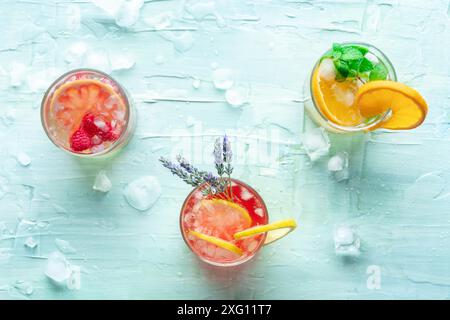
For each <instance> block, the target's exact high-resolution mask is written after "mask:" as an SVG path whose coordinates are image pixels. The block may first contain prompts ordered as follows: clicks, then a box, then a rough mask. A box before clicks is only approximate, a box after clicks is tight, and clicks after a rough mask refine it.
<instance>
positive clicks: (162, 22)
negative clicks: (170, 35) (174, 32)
mask: <svg viewBox="0 0 450 320" xmlns="http://www.w3.org/2000/svg"><path fill="white" fill-rule="evenodd" d="M173 18H174V16H173V13H172V12H170V11H169V12H162V13H160V14H157V15H153V16H149V17H146V18H145V19H144V22H145V23H146V24H148V25H149V26H151V27H153V28H155V29H156V30H163V29H167V28H169V27H170V26H171V25H172V19H173Z"/></svg>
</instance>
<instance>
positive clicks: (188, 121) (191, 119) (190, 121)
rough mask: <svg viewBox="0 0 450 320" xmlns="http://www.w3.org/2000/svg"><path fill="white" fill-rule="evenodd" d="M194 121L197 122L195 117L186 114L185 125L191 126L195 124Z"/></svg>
mask: <svg viewBox="0 0 450 320" xmlns="http://www.w3.org/2000/svg"><path fill="white" fill-rule="evenodd" d="M196 122H197V120H195V118H194V117H193V116H187V118H186V127H187V128H191V127H193V126H194V125H195V123H196Z"/></svg>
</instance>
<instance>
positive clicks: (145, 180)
mask: <svg viewBox="0 0 450 320" xmlns="http://www.w3.org/2000/svg"><path fill="white" fill-rule="evenodd" d="M123 194H124V196H125V199H126V200H127V202H128V204H129V205H130V206H132V207H133V208H135V209H137V210H140V211H146V210H148V209H150V208H151V207H152V206H153V205H154V204H155V202H156V201H157V200H158V198H159V196H160V195H161V185H160V184H159V181H158V179H157V178H155V177H153V176H144V177H142V178H139V179H136V180H134V181H132V182H130V183H129V184H128V185H127V186H126V187H125V190H124V192H123Z"/></svg>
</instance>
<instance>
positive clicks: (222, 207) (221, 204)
mask: <svg viewBox="0 0 450 320" xmlns="http://www.w3.org/2000/svg"><path fill="white" fill-rule="evenodd" d="M206 201H208V202H209V203H210V204H211V205H213V206H214V210H215V211H216V212H229V211H237V212H239V213H240V215H241V216H242V218H244V219H245V220H246V221H247V222H248V223H249V224H251V223H252V218H251V217H250V214H249V213H248V211H247V210H246V209H245V208H243V207H241V206H240V205H238V204H237V203H234V202H231V201H228V200H224V199H210V200H203V201H202V202H206Z"/></svg>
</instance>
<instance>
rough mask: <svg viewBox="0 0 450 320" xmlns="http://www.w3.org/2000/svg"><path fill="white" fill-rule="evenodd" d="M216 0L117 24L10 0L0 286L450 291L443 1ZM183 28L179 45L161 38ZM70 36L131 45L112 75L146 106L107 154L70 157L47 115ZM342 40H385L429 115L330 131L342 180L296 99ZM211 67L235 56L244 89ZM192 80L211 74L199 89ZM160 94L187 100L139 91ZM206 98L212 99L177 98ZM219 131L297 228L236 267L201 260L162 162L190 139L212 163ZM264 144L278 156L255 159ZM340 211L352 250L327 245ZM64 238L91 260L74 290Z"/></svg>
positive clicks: (106, 46)
mask: <svg viewBox="0 0 450 320" xmlns="http://www.w3.org/2000/svg"><path fill="white" fill-rule="evenodd" d="M216 3H217V6H216V11H217V13H218V15H217V18H214V17H212V16H211V15H209V16H207V17H205V18H201V17H198V20H196V19H193V17H192V16H191V14H189V12H188V11H189V10H188V8H189V7H190V5H191V4H190V2H187V3H185V2H184V1H156V0H155V1H145V4H144V6H143V7H142V9H141V11H140V19H139V20H138V22H137V23H136V24H135V25H133V26H132V27H130V28H128V29H125V28H119V27H117V25H116V24H115V23H114V20H113V19H111V18H110V17H109V16H108V14H107V13H105V11H103V10H102V9H100V8H98V7H96V6H95V5H93V4H92V3H91V2H90V1H87V0H86V1H84V0H79V1H50V0H46V1H37V0H36V1H34V0H29V1H10V0H2V1H1V3H0V16H1V17H2V19H1V21H0V23H1V30H2V32H1V35H0V104H1V109H0V118H1V121H0V139H1V143H0V153H1V154H0V190H1V192H0V298H1V299H10V298H12V299H21V298H30V299H83V298H88V299H93V298H105V299H107V298H119V299H137V298H144V299H147V298H153V299H172V298H186V299H189V298H197V299H211V298H225V299H238V298H257V299H258V298H261V299H271V298H273V299H280V298H294V299H306V298H327V299H330V298H342V299H355V298H362V299H390V298H438V299H442V298H449V297H450V274H449V271H450V249H449V248H450V209H449V208H450V184H449V183H450V170H449V168H450V167H449V161H450V143H449V125H448V119H449V118H448V105H449V102H450V96H449V89H448V88H450V51H449V50H450V37H449V32H450V20H449V19H450V16H449V14H450V8H449V1H437V0H432V1H406V0H405V1H401V0H397V1H396V0H392V1H390V0H386V1H376V0H373V1H371V0H368V1H362V0H354V1H343V0H341V1H281V0H279V1H257V0H252V1H240V0H236V1H220V0H216ZM207 7H208V6H206V8H207ZM203 8H205V6H203ZM197 9H198V8H197ZM200 9H201V8H200ZM196 12H197V13H198V12H199V11H198V10H197V11H196ZM163 13H167V15H168V16H169V17H170V16H171V21H172V25H167V24H166V25H164V26H163V25H161V24H160V26H162V27H163V28H169V29H170V30H175V31H165V32H163V31H164V30H159V31H157V30H155V29H154V28H152V27H151V21H152V19H153V21H155V19H158V17H161V14H163ZM199 15H200V14H199ZM160 20H161V19H160ZM182 30H188V31H182ZM171 32H173V33H171ZM180 35H181V36H183V38H182V39H183V41H184V42H181V43H180V42H178V43H177V45H178V49H179V50H180V48H181V49H183V50H184V52H180V51H177V50H175V49H174V45H173V43H172V42H171V41H168V40H167V39H171V37H173V36H180ZM77 41H82V42H84V43H86V45H87V50H88V52H87V55H91V58H90V59H91V60H92V52H94V51H95V50H103V53H104V54H109V55H110V58H111V59H114V54H115V53H121V52H125V53H128V54H131V55H134V57H135V60H136V64H135V66H134V67H133V68H131V69H130V70H124V71H114V72H113V73H112V75H113V76H114V77H116V78H117V79H118V80H119V81H120V82H121V83H122V84H123V85H124V86H125V87H126V88H127V89H128V90H129V91H130V93H131V95H132V96H133V97H134V99H135V102H136V107H137V109H138V112H139V123H138V127H137V131H136V135H135V137H134V139H133V140H132V142H131V143H130V145H129V146H128V147H127V148H126V149H125V150H124V152H122V153H121V154H120V155H118V156H117V157H116V158H114V159H112V160H105V161H88V160H84V161H82V160H79V159H75V158H73V157H70V156H68V155H66V154H65V153H63V152H61V151H60V150H58V149H57V148H56V147H54V146H53V145H52V144H51V143H50V141H49V140H48V139H47V137H46V136H45V134H44V132H43V130H42V128H41V124H40V117H39V104H40V100H41V98H42V95H43V91H44V90H45V88H46V87H47V86H48V84H49V81H51V80H53V79H54V78H55V77H56V75H58V74H60V73H62V72H64V71H67V70H69V69H71V68H73V67H75V66H77V61H75V62H73V63H72V64H69V63H67V61H65V57H66V51H67V50H68V48H69V47H70V46H71V45H72V44H73V43H75V42H77ZM341 41H365V42H370V43H372V44H374V45H376V46H378V47H379V48H380V49H381V50H382V51H384V52H385V53H386V54H387V55H388V57H389V58H390V59H391V60H392V62H393V64H394V65H395V67H396V70H397V72H398V76H399V79H400V80H401V81H404V82H406V83H407V84H409V85H412V86H414V87H416V88H417V89H418V90H420V91H421V92H422V93H423V94H424V96H425V97H426V99H427V101H428V102H429V105H430V113H429V117H428V118H427V120H426V122H425V124H424V125H423V126H422V127H420V128H419V129H417V130H414V131H412V132H405V133H387V132H376V133H372V134H370V135H365V136H362V135H360V136H336V135H330V137H331V140H332V148H331V154H334V153H335V152H337V151H340V150H345V151H348V152H349V153H350V170H351V177H350V180H349V181H348V182H341V183H337V182H336V181H334V180H333V179H332V178H331V177H330V176H329V174H328V172H327V169H326V160H327V159H326V158H325V159H324V160H321V161H319V162H316V163H314V164H311V163H310V161H309V160H308V158H307V156H306V155H305V153H304V152H303V151H302V149H301V147H300V143H301V132H303V131H304V126H305V123H306V125H309V124H308V120H305V118H304V115H303V108H302V103H300V102H295V101H292V100H297V101H298V100H300V101H301V100H302V99H303V94H302V90H301V88H302V86H303V82H304V80H305V79H306V77H307V76H308V73H309V72H310V69H311V67H312V65H313V63H314V61H315V60H316V59H317V58H318V56H319V55H320V54H321V53H322V52H323V51H324V50H325V49H327V47H328V46H329V45H330V44H331V43H332V42H341ZM191 45H192V47H190V46H191ZM180 46H181V47H180ZM183 46H184V48H183ZM183 50H181V51H183ZM87 60H89V59H87ZM13 62H18V63H23V64H25V65H26V67H27V70H26V72H25V76H24V77H25V78H24V82H23V84H22V85H20V86H18V87H10V79H9V72H10V68H11V66H12V65H13ZM103 63H104V62H103ZM80 64H81V65H86V64H89V62H86V58H85V61H84V62H81V63H80ZM214 64H217V65H218V66H219V68H220V67H223V68H230V69H232V70H233V71H234V73H235V75H236V82H238V83H239V84H241V85H243V86H246V87H248V88H250V89H251V94H250V99H249V100H250V102H249V104H247V105H245V106H243V107H242V108H232V107H230V106H229V105H227V103H225V102H224V92H222V91H219V90H216V89H215V88H214V87H213V86H212V84H211V79H212V72H213V69H212V67H213V66H214ZM94 66H97V67H98V68H101V69H108V66H107V65H103V66H98V65H97V63H95V65H94ZM53 68H54V70H53ZM104 71H108V70H104ZM27 77H33V78H34V79H36V78H37V79H38V80H39V82H36V81H31V82H30V81H27ZM190 77H195V78H199V79H202V80H204V81H202V82H201V86H200V88H199V89H195V88H194V87H193V86H192V82H193V79H192V78H190ZM19 78H20V77H19ZM19 80H20V79H19ZM31 80H33V79H31ZM19 82H20V81H19ZM155 93H158V94H159V97H163V98H177V99H178V100H181V101H179V102H177V101H160V100H157V101H155V102H153V103H146V102H144V101H143V100H146V99H149V98H152V97H153V98H154V97H155ZM196 99H200V100H206V101H207V102H205V103H200V102H190V103H187V102H185V101H183V100H196ZM215 101H216V102H215ZM217 101H218V102H217ZM192 124H193V125H192ZM224 131H227V132H228V133H229V134H230V135H231V136H234V135H239V136H240V138H239V142H240V144H239V143H236V141H233V142H234V146H235V148H238V145H239V148H241V147H242V148H241V149H240V150H239V151H237V150H236V153H237V154H238V155H240V158H239V159H238V160H237V162H238V163H239V164H238V165H237V166H236V170H235V171H236V175H235V177H236V178H239V179H242V180H244V181H246V182H248V183H250V184H251V185H252V186H253V187H255V188H256V189H257V190H258V191H260V193H261V195H262V196H263V198H264V199H265V201H266V202H267V205H268V207H269V211H270V216H271V220H276V219H280V218H286V217H290V216H293V217H295V218H297V219H298V221H299V225H300V227H299V228H298V230H297V231H296V232H294V233H292V234H290V235H289V236H288V237H287V238H286V239H284V240H282V241H280V242H278V243H276V244H274V245H273V246H271V247H267V248H264V250H263V251H262V253H261V255H260V256H259V257H258V258H257V259H256V260H255V261H254V262H253V263H250V264H248V265H245V266H244V268H242V269H241V270H228V269H223V270H216V269H213V268H209V267H205V266H204V265H202V264H200V263H199V262H198V261H197V259H196V257H195V256H193V255H192V254H191V252H189V250H188V249H187V247H186V246H185V244H184V243H183V241H182V239H181V235H180V233H179V227H178V213H179V209H180V206H181V204H182V201H183V200H184V197H185V196H186V194H187V193H188V192H189V187H188V186H186V185H183V184H182V183H181V182H180V181H179V180H177V179H175V178H173V177H172V176H171V175H170V174H169V173H168V172H166V171H165V170H164V169H163V168H162V167H161V166H160V165H159V164H158V162H157V159H158V157H159V156H161V155H170V154H171V153H172V152H173V151H174V150H177V149H178V148H184V149H185V154H186V156H188V157H190V158H191V159H192V158H193V159H194V162H195V163H196V164H198V165H199V166H202V167H206V168H207V167H208V166H209V165H210V156H209V152H210V149H211V147H212V141H213V136H211V135H212V134H217V133H218V134H222V133H223V132H224ZM246 136H247V137H248V136H249V137H250V138H245V137H246ZM254 137H261V138H262V140H255V139H254ZM265 139H266V140H265ZM256 141H259V142H258V143H259V144H257V145H256V144H255V142H256ZM267 141H269V142H271V143H270V144H271V145H272V148H274V149H273V150H272V155H275V156H276V157H274V158H269V159H264V158H263V157H262V156H261V155H263V154H264V152H263V151H264V148H265V147H266V144H267ZM280 142H281V143H280ZM186 143H187V145H189V146H191V148H192V149H191V152H189V150H186V148H187V145H186ZM246 143H247V144H246ZM255 146H257V147H258V146H259V148H261V149H260V150H259V152H257V151H255V150H254V149H252V148H254V147H255ZM199 150H203V151H204V154H205V156H204V157H203V158H202V156H201V152H200V151H199ZM21 151H23V152H25V153H26V154H28V155H29V156H30V157H31V159H32V163H31V165H29V166H28V167H23V166H21V165H20V164H18V162H17V161H16V155H17V154H18V153H19V152H21ZM255 154H256V155H259V156H258V158H256V159H255V158H252V156H253V155H255ZM101 169H106V170H107V172H108V175H109V177H110V178H111V180H112V182H113V189H112V190H111V191H110V192H109V193H108V194H107V195H101V194H98V193H95V192H94V191H93V190H92V189H91V188H92V184H93V181H94V178H95V176H96V174H97V172H98V171H99V170H101ZM428 173H430V174H428ZM427 174H428V175H427ZM143 175H153V176H156V177H157V178H158V179H159V180H160V183H161V185H162V189H163V192H162V195H161V197H160V199H159V200H158V202H157V203H156V204H155V205H154V207H153V208H152V209H151V210H149V211H148V212H146V213H142V212H138V211H137V210H135V209H133V208H132V207H130V206H129V205H128V204H127V203H126V201H125V199H124V198H123V195H122V190H123V188H124V187H125V186H126V184H127V183H129V182H131V181H133V180H134V179H136V178H138V177H141V176H143ZM424 175H425V176H424ZM419 177H421V178H420V179H419V180H417V179H418V178H419ZM27 221H35V223H38V224H39V226H38V227H36V228H35V229H33V230H34V231H31V232H32V233H33V236H34V238H35V239H36V240H37V241H38V242H39V244H38V246H37V248H36V249H35V250H34V251H29V250H27V249H26V248H25V246H24V245H23V243H24V240H25V239H26V238H27V237H28V234H29V233H30V231H28V230H27V228H26V227H25V226H26V223H27ZM339 224H347V225H350V226H352V227H353V228H354V229H355V230H356V232H357V233H358V234H359V236H360V237H361V243H362V245H361V249H362V253H361V255H360V256H359V257H358V258H357V259H354V260H351V261H349V260H345V259H342V258H340V257H337V256H336V255H335V253H334V247H333V246H334V244H333V230H334V229H335V227H336V226H338V225H339ZM56 238H59V239H64V240H67V241H69V242H70V244H71V245H72V246H73V247H74V248H75V249H76V250H77V253H76V254H70V255H69V254H68V255H67V258H68V259H69V260H70V262H71V263H73V264H75V265H79V266H81V267H82V274H81V289H80V290H68V289H57V288H56V287H55V286H54V285H53V284H52V283H50V281H48V279H47V278H46V277H45V275H44V271H45V267H46V263H47V259H46V258H47V256H48V254H49V253H51V252H53V251H55V250H57V249H56V246H55V239H56ZM373 265H374V266H378V267H379V268H380V270H381V287H380V288H379V289H370V288H368V286H367V285H366V282H367V279H368V275H367V274H366V271H367V268H368V267H369V266H373ZM17 280H23V281H29V282H32V285H33V287H34V292H33V293H32V294H31V295H29V296H25V295H22V294H20V293H19V292H18V291H17V290H16V289H14V288H12V286H13V285H14V283H15V282H16V281H17Z"/></svg>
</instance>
